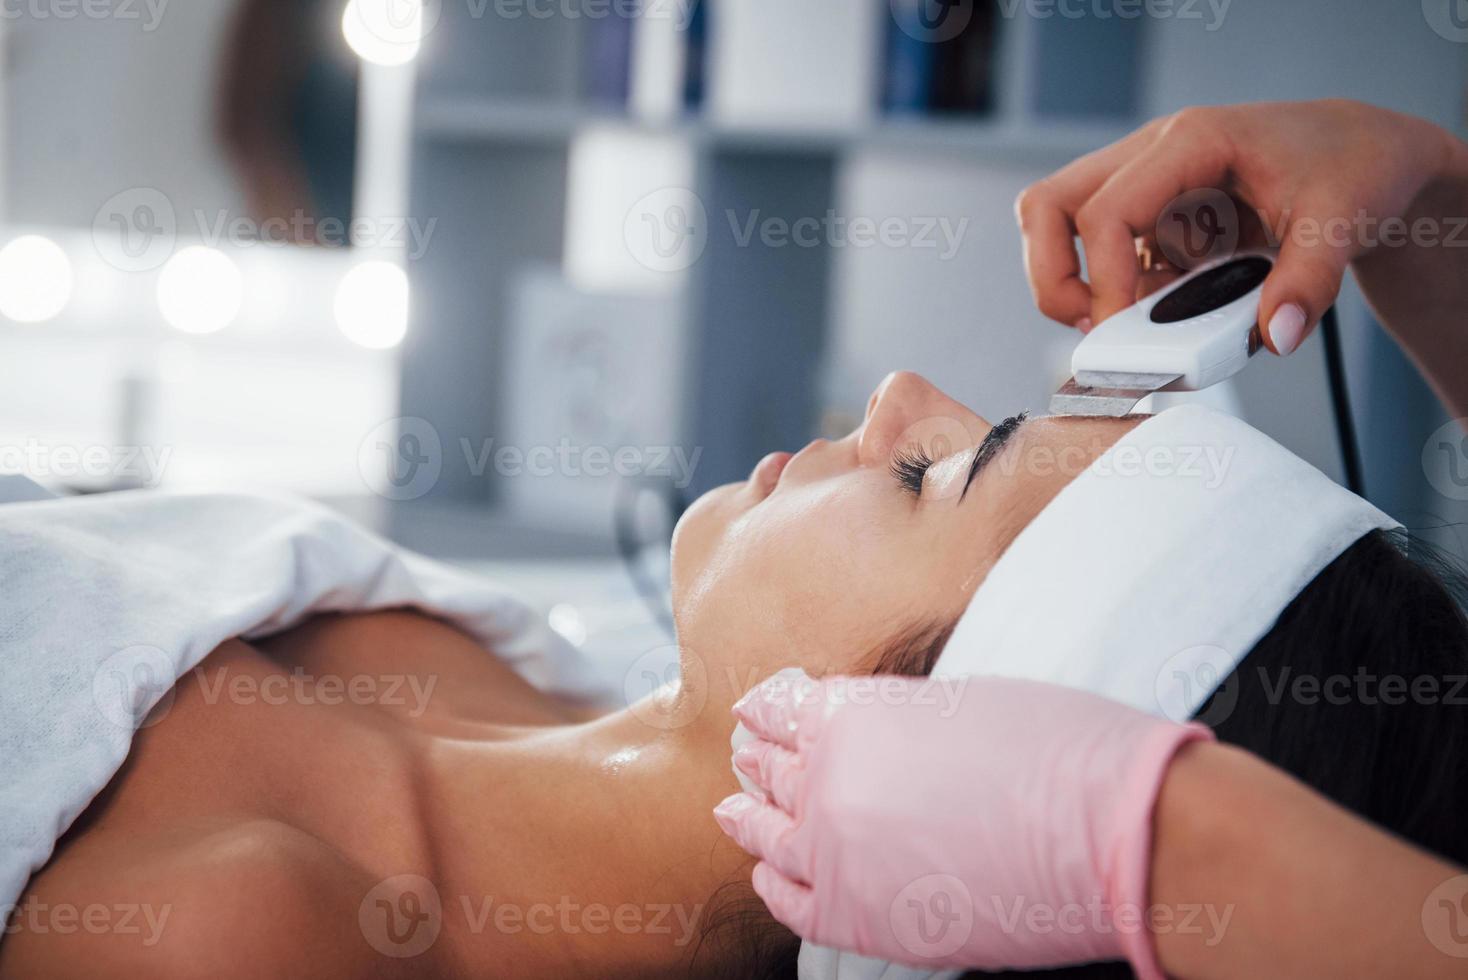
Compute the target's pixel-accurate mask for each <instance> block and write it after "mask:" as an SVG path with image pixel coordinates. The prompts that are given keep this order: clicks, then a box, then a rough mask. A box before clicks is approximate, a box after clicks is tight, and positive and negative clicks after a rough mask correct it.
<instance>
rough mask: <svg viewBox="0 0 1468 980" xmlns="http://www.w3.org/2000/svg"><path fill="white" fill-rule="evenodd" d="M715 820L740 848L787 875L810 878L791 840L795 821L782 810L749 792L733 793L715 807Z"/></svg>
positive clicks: (804, 879) (796, 877)
mask: <svg viewBox="0 0 1468 980" xmlns="http://www.w3.org/2000/svg"><path fill="white" fill-rule="evenodd" d="M714 820H715V821H717V823H718V825H719V828H720V829H721V830H723V831H724V833H726V834H728V835H729V836H730V837H731V838H733V840H734V843H736V844H738V845H739V847H740V849H741V850H744V851H747V852H748V853H749V854H751V855H753V856H754V857H757V858H759V859H760V860H761V861H766V862H768V863H770V864H772V865H773V866H775V867H776V868H778V869H779V871H780V873H781V874H783V875H785V876H786V877H789V878H793V879H796V880H798V881H808V880H809V878H810V875H809V872H808V869H807V868H806V867H805V862H804V861H803V860H801V859H800V855H799V851H798V848H796V847H795V846H794V843H793V842H794V835H795V821H794V820H791V819H790V815H789V814H788V813H786V812H785V811H783V810H781V809H779V808H778V807H775V806H771V805H770V804H769V803H765V802H763V801H761V800H759V799H758V798H756V797H754V796H751V795H750V794H749V793H735V794H734V795H733V796H731V797H729V798H728V799H726V800H724V802H722V803H720V804H719V805H718V806H716V807H714Z"/></svg>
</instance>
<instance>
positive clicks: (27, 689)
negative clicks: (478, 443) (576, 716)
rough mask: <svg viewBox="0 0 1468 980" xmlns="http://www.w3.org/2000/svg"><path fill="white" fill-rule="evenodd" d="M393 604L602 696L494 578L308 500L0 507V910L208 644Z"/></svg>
mask: <svg viewBox="0 0 1468 980" xmlns="http://www.w3.org/2000/svg"><path fill="white" fill-rule="evenodd" d="M394 607H412V608H416V609H420V610H423V611H424V612H427V613H430V614H432V615H435V616H438V617H440V618H443V619H445V620H447V621H449V622H451V623H453V624H454V625H456V626H458V627H459V628H461V629H463V630H464V631H465V632H467V633H469V634H470V635H471V636H473V637H474V638H475V639H477V640H478V641H479V642H480V643H482V644H484V645H485V646H486V647H487V648H489V649H491V650H493V652H494V654H495V655H496V656H498V657H499V658H500V659H502V660H504V661H506V662H507V663H508V664H509V665H510V666H511V667H512V668H513V669H514V670H515V671H516V672H517V673H518V674H520V676H522V677H524V678H525V679H526V680H527V681H529V682H530V683H531V684H534V685H535V686H537V687H539V688H541V689H543V690H547V691H551V692H554V693H559V694H565V695H567V696H571V697H576V698H580V699H585V700H602V699H606V698H608V697H609V695H610V693H611V692H609V691H607V690H606V689H605V688H604V687H603V685H602V683H601V682H600V681H599V680H598V679H597V674H596V673H595V672H594V671H592V670H590V669H589V668H588V667H587V665H586V664H585V662H584V661H583V660H582V658H581V655H580V654H579V652H577V650H576V649H575V648H574V647H573V646H571V645H570V644H569V643H567V642H566V641H565V640H564V639H562V638H561V637H560V636H559V635H558V634H556V633H554V632H553V631H551V630H550V629H548V628H547V627H546V626H545V624H544V621H543V620H542V619H541V618H540V617H538V616H537V615H536V614H535V613H534V612H533V611H532V610H531V609H530V607H529V606H527V605H526V604H525V603H524V602H522V601H521V600H520V599H518V598H517V597H516V596H514V595H513V594H512V593H510V592H509V591H507V590H506V589H504V588H502V587H500V586H498V585H496V584H495V583H493V582H490V581H487V580H485V579H482V578H479V577H477V576H474V575H470V574H467V573H464V572H460V571H458V570H455V569H453V568H450V567H448V566H446V565H442V564H439V563H437V562H433V561H430V560H429V559H427V558H424V557H422V556H420V555H415V554H412V553H410V552H406V551H403V550H401V549H399V548H397V547H394V546H393V545H392V544H390V543H388V542H387V541H384V540H383V539H381V538H379V537H377V536H376V535H374V534H371V533H369V532H368V531H366V530H364V529H362V528H361V527H359V526H357V525H356V524H353V523H351V522H350V521H348V520H346V519H344V518H342V517H341V516H339V515H338V514H336V513H335V512H334V511H331V510H328V509H327V508H325V507H321V506H317V505H314V504H309V503H305V502H302V501H297V500H292V499H286V498H272V497H259V496H244V495H239V494H164V493H156V492H151V491H135V492H127V493H117V494H106V495H102V496H93V497H70V498H65V499H58V500H41V501H35V502H24V503H9V504H5V505H4V506H0V663H3V664H4V667H5V683H4V684H0V909H4V908H8V907H10V905H11V904H12V903H14V902H15V900H16V898H17V897H18V896H19V895H20V893H21V891H22V889H23V888H24V887H25V883H26V881H27V880H28V879H29V878H30V875H31V874H32V872H33V871H35V870H36V869H37V868H39V867H41V866H42V865H44V864H45V863H46V861H47V860H48V859H49V858H50V855H51V852H52V848H53V847H54V845H55V842H56V840H57V838H59V837H60V836H61V835H62V834H63V833H65V832H66V829H67V828H68V827H69V826H71V823H72V821H74V820H75V819H76V817H77V816H78V815H79V814H80V813H81V812H82V810H83V809H85V808H86V806H87V804H88V803H89V802H90V801H91V800H92V798H93V797H94V796H96V795H97V793H99V792H100V791H101V790H102V789H103V788H104V787H105V786H106V785H107V783H108V781H109V780H111V778H112V776H113V775H114V774H115V773H116V772H117V770H118V768H119V767H120V766H121V765H122V763H123V760H124V759H125V758H126V757H127V753H128V749H129V747H130V745H131V743H132V736H133V732H134V727H135V719H139V718H142V717H143V716H145V715H146V713H147V711H148V709H149V708H151V707H152V706H153V705H154V704H155V703H157V701H158V700H159V699H161V698H162V697H163V696H164V695H165V694H166V693H167V692H168V691H169V690H170V689H171V688H172V687H173V684H174V682H175V681H176V680H177V679H178V678H179V677H181V676H182V675H183V674H184V673H185V672H187V671H189V670H191V669H193V668H194V667H195V666H197V665H198V664H199V662H200V661H201V660H203V659H204V657H206V656H207V655H208V654H209V652H210V651H212V650H213V649H214V648H215V647H217V646H218V645H219V644H221V643H223V642H224V641H225V640H228V639H230V638H232V637H237V636H243V637H246V638H249V637H259V636H264V635H267V634H270V633H274V632H278V631H280V630H283V629H286V628H287V627H290V626H292V625H294V624H296V623H299V622H301V621H302V620H304V619H306V618H307V617H309V616H311V615H313V614H316V613H322V612H342V611H350V610H369V609H386V608H394Z"/></svg>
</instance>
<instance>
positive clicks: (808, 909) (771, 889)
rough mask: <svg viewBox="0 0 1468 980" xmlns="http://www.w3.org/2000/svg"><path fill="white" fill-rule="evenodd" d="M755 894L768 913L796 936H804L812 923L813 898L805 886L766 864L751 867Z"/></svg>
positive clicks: (808, 932)
mask: <svg viewBox="0 0 1468 980" xmlns="http://www.w3.org/2000/svg"><path fill="white" fill-rule="evenodd" d="M752 884H753V885H754V892H755V894H756V895H758V896H759V897H760V898H761V899H763V900H764V903H765V905H766V906H767V907H768V908H769V910H770V914H771V915H773V916H774V917H775V918H776V920H778V921H779V922H780V924H782V925H783V926H785V928H787V929H789V930H790V931H791V932H793V933H795V934H796V935H797V936H801V937H807V936H809V935H810V933H811V929H812V927H813V926H814V924H815V907H816V901H815V895H814V893H812V891H811V889H810V887H809V886H807V885H802V884H800V883H799V882H796V881H791V880H790V879H789V878H787V877H785V876H784V875H782V874H780V872H779V871H777V870H776V869H774V868H772V867H770V866H769V865H768V864H764V863H760V864H756V865H755V866H754V876H753V880H752Z"/></svg>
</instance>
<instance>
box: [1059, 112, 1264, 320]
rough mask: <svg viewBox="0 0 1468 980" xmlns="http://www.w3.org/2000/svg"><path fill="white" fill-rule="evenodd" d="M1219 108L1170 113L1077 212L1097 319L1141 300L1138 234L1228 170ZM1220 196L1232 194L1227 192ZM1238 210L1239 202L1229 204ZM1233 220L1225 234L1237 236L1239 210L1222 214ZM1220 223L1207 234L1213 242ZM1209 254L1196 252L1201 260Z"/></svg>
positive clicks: (1228, 150)
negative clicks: (1145, 143)
mask: <svg viewBox="0 0 1468 980" xmlns="http://www.w3.org/2000/svg"><path fill="white" fill-rule="evenodd" d="M1218 113H1219V110H1194V111H1191V112H1187V113H1179V114H1178V115H1176V116H1174V117H1172V118H1171V119H1169V120H1168V122H1167V123H1166V125H1165V126H1163V127H1162V128H1161V129H1160V130H1159V132H1158V135H1157V139H1156V140H1155V141H1154V142H1153V143H1152V144H1151V145H1150V146H1148V147H1146V148H1145V149H1144V150H1142V151H1141V152H1140V153H1138V154H1137V155H1136V156H1134V157H1133V158H1132V159H1130V160H1128V161H1127V162H1126V163H1124V164H1123V165H1122V166H1120V167H1118V168H1117V169H1116V171H1115V172H1114V173H1112V174H1111V175H1110V176H1109V177H1108V178H1107V180H1106V183H1105V184H1103V185H1102V186H1101V187H1100V188H1099V189H1097V191H1096V193H1095V194H1093V195H1092V196H1091V198H1090V200H1088V201H1087V202H1086V203H1085V205H1084V206H1083V207H1082V208H1081V210H1080V211H1079V212H1078V213H1077V215H1076V227H1077V228H1078V230H1079V231H1080V233H1081V241H1082V243H1083V244H1084V246H1085V249H1086V270H1087V275H1088V277H1089V279H1090V283H1091V294H1092V312H1091V316H1092V318H1093V319H1094V320H1095V322H1097V323H1100V322H1101V320H1102V319H1104V318H1105V317H1108V316H1111V315H1112V314H1114V313H1117V312H1119V311H1120V310H1122V309H1125V308H1126V307H1127V306H1130V305H1131V304H1132V303H1133V302H1134V301H1135V296H1136V292H1137V279H1138V271H1137V265H1136V262H1135V241H1136V238H1137V236H1150V235H1154V234H1156V232H1157V230H1158V219H1159V217H1160V216H1162V215H1163V213H1164V212H1165V211H1166V210H1167V209H1168V205H1169V204H1170V203H1171V202H1172V201H1174V200H1175V199H1176V198H1178V197H1180V196H1181V195H1183V194H1185V193H1187V192H1189V191H1197V190H1206V189H1208V188H1217V187H1218V186H1219V185H1221V184H1223V183H1224V181H1225V180H1226V179H1227V177H1228V175H1229V167H1230V164H1231V161H1232V152H1233V151H1232V143H1231V142H1229V141H1228V140H1227V139H1226V138H1224V137H1223V136H1221V135H1220V133H1221V132H1222V123H1221V122H1220V121H1219V119H1218ZM1218 196H1219V197H1220V198H1221V199H1223V200H1225V201H1227V200H1228V198H1227V197H1226V195H1225V194H1224V193H1223V191H1221V190H1220V191H1218ZM1226 210H1227V211H1229V212H1233V211H1234V209H1233V208H1231V207H1230V208H1228V209H1226ZM1219 217H1220V218H1221V219H1222V220H1223V221H1225V222H1227V224H1228V226H1229V227H1227V228H1226V229H1222V232H1226V234H1227V239H1228V240H1229V241H1231V242H1237V241H1238V238H1239V228H1238V218H1237V214H1236V213H1232V214H1223V215H1220V216H1219ZM1219 234H1220V230H1219V229H1211V230H1210V234H1209V235H1208V236H1207V238H1206V239H1205V240H1206V241H1207V242H1208V244H1210V245H1213V244H1215V243H1216V242H1217V241H1218V240H1219ZM1207 257H1211V256H1201V255H1200V256H1197V258H1198V259H1200V260H1201V259H1203V258H1207Z"/></svg>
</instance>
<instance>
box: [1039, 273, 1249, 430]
mask: <svg viewBox="0 0 1468 980" xmlns="http://www.w3.org/2000/svg"><path fill="white" fill-rule="evenodd" d="M1273 268H1274V252H1272V251H1270V250H1268V249H1256V250H1250V251H1243V252H1237V253H1235V254H1233V255H1230V256H1228V257H1227V258H1222V259H1216V260H1213V261H1211V262H1207V263H1204V264H1203V265H1201V266H1199V267H1198V268H1196V269H1193V270H1192V271H1190V272H1188V273H1187V274H1186V275H1184V276H1183V277H1182V278H1180V279H1178V280H1177V281H1176V282H1174V283H1170V284H1169V285H1168V286H1166V287H1165V288H1163V289H1160V290H1158V291H1157V292H1155V293H1153V294H1152V295H1150V296H1148V297H1146V298H1145V299H1142V300H1141V301H1140V302H1137V303H1135V304H1134V305H1132V306H1129V307H1127V308H1126V309H1124V310H1122V311H1121V312H1120V313H1118V314H1116V315H1115V316H1112V317H1108V318H1107V319H1105V320H1103V321H1102V322H1101V323H1100V324H1098V325H1097V326H1096V328H1095V329H1094V330H1092V331H1091V332H1090V333H1089V334H1087V335H1086V336H1085V337H1084V338H1083V339H1082V340H1081V342H1080V343H1079V344H1077V345H1076V349H1075V352H1074V353H1073V354H1072V355H1071V359H1070V367H1071V372H1072V373H1073V374H1074V377H1072V378H1071V379H1070V380H1069V381H1067V382H1066V383H1065V384H1064V385H1062V386H1061V388H1060V390H1059V391H1058V392H1056V393H1055V394H1054V395H1052V396H1051V398H1050V411H1051V412H1052V413H1053V414H1055V415H1104V416H1121V415H1125V414H1127V413H1128V412H1130V411H1131V410H1132V409H1133V408H1135V407H1136V405H1137V403H1138V402H1139V401H1141V400H1142V399H1143V398H1145V397H1147V396H1148V395H1150V394H1152V393H1153V392H1155V391H1201V390H1202V389H1204V388H1210V387H1212V386H1213V385H1216V384H1218V383H1219V382H1220V381H1224V380H1226V379H1228V378H1231V377H1233V376H1234V375H1235V374H1238V373H1239V371H1241V370H1243V368H1244V365H1246V364H1248V363H1249V358H1251V357H1253V356H1254V353H1255V351H1257V350H1259V348H1260V347H1262V346H1263V339H1262V337H1261V336H1260V333H1259V296H1260V292H1261V290H1262V289H1263V286H1264V280H1265V278H1266V277H1268V275H1269V273H1270V271H1271V270H1272V269H1273Z"/></svg>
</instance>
